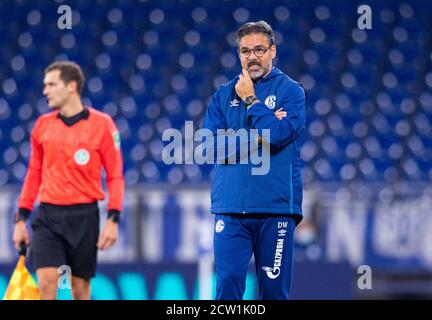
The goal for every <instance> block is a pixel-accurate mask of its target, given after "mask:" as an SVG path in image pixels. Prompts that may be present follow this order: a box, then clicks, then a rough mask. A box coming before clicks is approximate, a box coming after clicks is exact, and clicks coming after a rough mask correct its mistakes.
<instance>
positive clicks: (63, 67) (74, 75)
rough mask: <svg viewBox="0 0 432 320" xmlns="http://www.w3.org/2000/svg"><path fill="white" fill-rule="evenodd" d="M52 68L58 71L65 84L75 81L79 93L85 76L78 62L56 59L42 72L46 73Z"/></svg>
mask: <svg viewBox="0 0 432 320" xmlns="http://www.w3.org/2000/svg"><path fill="white" fill-rule="evenodd" d="M54 70H59V71H60V79H61V80H62V81H63V82H64V83H65V84H68V83H69V82H71V81H75V82H76V84H77V92H78V94H79V95H81V92H82V89H83V86H84V80H85V78H84V73H83V71H82V69H81V67H80V66H79V65H78V64H76V63H75V62H73V61H56V62H53V63H51V64H50V65H49V66H48V67H46V68H45V72H44V73H45V74H47V73H48V72H50V71H54Z"/></svg>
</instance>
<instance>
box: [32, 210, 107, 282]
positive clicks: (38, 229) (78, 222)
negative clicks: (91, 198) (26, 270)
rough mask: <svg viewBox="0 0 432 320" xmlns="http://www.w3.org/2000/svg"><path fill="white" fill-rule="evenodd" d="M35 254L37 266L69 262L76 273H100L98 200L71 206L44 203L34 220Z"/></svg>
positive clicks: (83, 274)
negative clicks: (97, 267)
mask: <svg viewBox="0 0 432 320" xmlns="http://www.w3.org/2000/svg"><path fill="white" fill-rule="evenodd" d="M32 228H33V236H32V246H31V257H32V261H33V264H34V267H35V268H36V269H39V268H44V267H56V268H58V267H60V266H62V265H67V266H69V267H70V268H71V272H72V275H73V276H77V277H80V278H84V279H90V278H92V277H94V276H95V274H96V264H97V241H98V238H99V208H98V205H97V202H94V203H89V204H77V205H70V206H60V205H52V204H48V203H41V204H40V206H39V208H38V213H37V216H36V218H35V220H34V222H33V223H32Z"/></svg>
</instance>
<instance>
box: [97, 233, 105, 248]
mask: <svg viewBox="0 0 432 320" xmlns="http://www.w3.org/2000/svg"><path fill="white" fill-rule="evenodd" d="M106 240H107V239H106V236H105V234H104V233H102V234H101V235H100V237H99V241H98V243H97V246H98V248H99V249H100V250H103V248H104V246H105V242H106Z"/></svg>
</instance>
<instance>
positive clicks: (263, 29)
mask: <svg viewBox="0 0 432 320" xmlns="http://www.w3.org/2000/svg"><path fill="white" fill-rule="evenodd" d="M253 33H263V34H264V35H265V36H266V37H267V40H268V43H269V45H270V46H272V45H274V43H275V35H274V32H273V29H272V27H270V25H269V24H268V23H267V22H265V21H263V20H261V21H258V22H247V23H245V24H244V25H242V26H241V27H240V28H239V29H238V30H237V32H236V35H235V36H236V40H237V45H238V44H239V43H240V40H241V38H243V37H244V36H247V35H249V34H253Z"/></svg>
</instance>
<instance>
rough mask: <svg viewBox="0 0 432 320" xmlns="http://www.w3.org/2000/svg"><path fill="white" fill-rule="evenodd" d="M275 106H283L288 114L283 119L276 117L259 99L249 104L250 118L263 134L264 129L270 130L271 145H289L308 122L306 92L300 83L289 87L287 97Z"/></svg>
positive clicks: (254, 126)
mask: <svg viewBox="0 0 432 320" xmlns="http://www.w3.org/2000/svg"><path fill="white" fill-rule="evenodd" d="M275 108H277V109H279V108H283V110H284V111H285V112H286V114H287V116H286V117H284V118H283V119H282V120H279V119H278V118H276V117H275V114H274V112H273V110H270V109H269V108H267V106H266V105H265V104H264V103H263V102H261V101H257V102H255V103H253V104H252V105H251V106H249V108H248V111H247V116H248V119H249V120H250V122H251V125H252V128H254V129H258V132H259V135H260V136H262V130H263V129H269V130H270V141H268V142H269V143H270V144H271V145H276V146H280V145H287V144H289V143H291V142H292V141H294V140H295V139H296V138H297V137H298V136H299V135H300V134H301V132H302V131H303V130H304V128H305V122H306V106H305V92H304V89H303V88H302V87H301V86H300V85H299V84H292V85H290V86H289V87H288V88H287V91H286V94H285V97H284V98H283V99H282V101H281V103H280V104H278V105H277V106H276V107H275Z"/></svg>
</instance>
